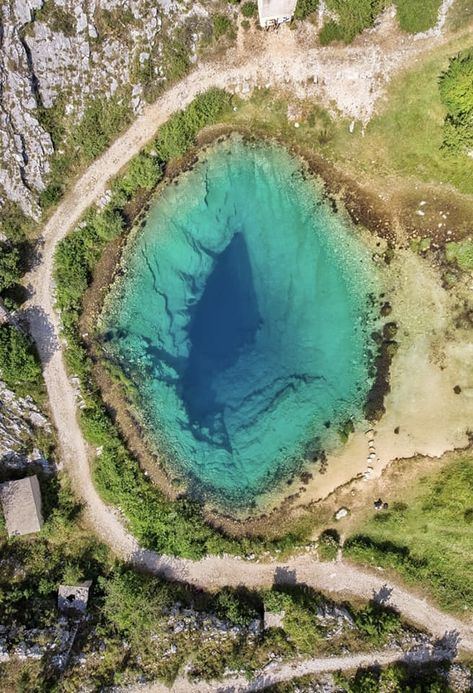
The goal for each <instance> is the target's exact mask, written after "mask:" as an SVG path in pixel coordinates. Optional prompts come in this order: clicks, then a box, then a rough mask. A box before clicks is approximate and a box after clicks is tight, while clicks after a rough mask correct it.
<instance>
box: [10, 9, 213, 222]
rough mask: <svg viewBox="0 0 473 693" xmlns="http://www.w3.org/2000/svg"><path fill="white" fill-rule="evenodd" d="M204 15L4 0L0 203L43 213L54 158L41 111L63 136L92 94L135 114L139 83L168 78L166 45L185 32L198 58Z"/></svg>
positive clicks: (199, 12)
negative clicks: (51, 116)
mask: <svg viewBox="0 0 473 693" xmlns="http://www.w3.org/2000/svg"><path fill="white" fill-rule="evenodd" d="M207 14H208V12H207V10H206V9H205V8H204V7H202V6H201V5H199V4H198V3H192V2H190V1H188V0H186V1H185V2H179V3H177V2H174V0H158V1H156V2H151V1H150V0H45V1H44V0H4V1H3V3H2V7H1V15H2V16H1V25H0V55H1V59H0V142H1V147H0V152H1V159H2V160H1V166H0V205H1V204H2V201H3V200H5V199H10V200H12V201H13V202H16V203H17V204H18V205H19V206H20V207H21V209H22V210H23V211H24V212H25V213H26V214H28V215H30V216H34V217H37V216H38V214H39V208H38V201H37V200H38V193H39V192H40V191H42V190H43V189H44V188H45V186H46V184H47V177H48V172H49V168H50V163H49V162H50V158H51V156H52V154H53V150H54V147H53V142H52V140H51V137H50V135H49V133H48V132H47V128H46V127H45V126H44V125H43V123H44V120H43V119H42V114H43V116H44V109H50V108H52V107H56V108H58V109H59V110H60V112H61V116H64V119H65V127H66V128H67V127H70V126H71V124H73V123H74V122H76V121H78V120H79V119H80V117H81V114H82V113H83V109H84V104H86V103H87V100H88V99H90V98H93V97H97V96H100V97H110V96H112V95H114V94H119V95H120V98H123V99H125V100H127V103H129V105H130V106H131V107H132V108H133V110H134V111H137V110H139V108H140V106H141V103H142V99H143V81H144V80H145V79H148V80H150V79H152V80H153V83H154V85H156V84H159V82H160V81H161V82H164V81H165V80H166V75H165V71H164V70H163V68H162V65H161V64H160V56H161V55H162V49H163V45H162V44H163V40H164V39H167V40H168V41H169V40H171V41H172V40H173V36H174V33H173V32H174V31H176V30H178V29H179V28H180V29H182V27H183V26H184V25H186V24H187V27H186V28H187V29H188V31H187V38H188V48H189V51H190V56H189V57H190V59H191V60H192V59H195V55H194V56H193V55H192V52H193V50H195V45H196V42H197V37H198V32H199V28H198V21H200V22H202V21H203V19H205V17H206V16H207ZM192 20H194V21H192ZM197 20H198V21H197ZM196 27H197V28H196ZM193 31H196V32H197V33H192V32H193Z"/></svg>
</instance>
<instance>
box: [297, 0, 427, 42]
mask: <svg viewBox="0 0 473 693" xmlns="http://www.w3.org/2000/svg"><path fill="white" fill-rule="evenodd" d="M308 1H309V2H310V0H308ZM440 3H441V0H424V1H423V2H418V0H394V4H395V5H396V9H397V17H398V20H399V26H400V28H401V29H402V30H403V31H407V32H409V33H417V32H420V31H426V30H427V29H431V28H432V27H433V26H435V24H436V21H437V15H438V11H439V7H440ZM326 4H327V7H328V9H329V10H332V12H334V13H335V14H336V17H337V19H331V20H329V21H327V22H326V23H325V24H324V26H323V27H322V29H321V31H320V34H319V38H320V42H321V43H322V45H327V44H329V43H332V42H334V41H343V43H351V42H352V41H353V39H354V38H355V37H356V36H358V35H359V34H361V32H362V31H364V30H365V29H369V28H370V27H372V26H373V24H374V22H375V20H376V18H377V17H378V16H379V15H380V13H381V12H382V11H383V10H384V9H386V7H388V6H389V5H390V3H389V2H387V0H350V2H346V0H327V2H326Z"/></svg>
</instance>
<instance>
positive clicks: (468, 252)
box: [445, 238, 473, 272]
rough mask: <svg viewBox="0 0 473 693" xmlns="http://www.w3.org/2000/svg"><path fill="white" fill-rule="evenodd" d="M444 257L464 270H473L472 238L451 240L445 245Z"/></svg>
mask: <svg viewBox="0 0 473 693" xmlns="http://www.w3.org/2000/svg"><path fill="white" fill-rule="evenodd" d="M445 257H446V258H447V261H448V262H455V263H456V264H457V265H458V267H459V268H460V269H461V270H463V271H464V272H471V271H472V270H473V239H472V238H463V239H462V240H461V241H451V242H450V243H447V244H446V246H445Z"/></svg>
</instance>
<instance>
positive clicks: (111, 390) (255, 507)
mask: <svg viewBox="0 0 473 693" xmlns="http://www.w3.org/2000/svg"><path fill="white" fill-rule="evenodd" d="M228 135H229V133H228V132H225V133H224V138H223V139H225V140H226V139H227V138H228ZM207 137H208V135H207ZM211 139H212V142H213V141H216V142H217V143H219V142H220V143H221V142H222V131H221V130H220V131H219V132H216V131H215V130H214V132H213V133H212V137H211ZM245 139H246V141H248V140H251V141H252V142H253V143H254V142H258V143H261V138H259V137H257V138H253V137H252V138H245ZM210 144H212V143H210ZM263 144H264V145H265V146H267V145H268V143H267V142H263ZM208 145H209V142H207V143H206V146H205V147H203V148H202V149H201V150H200V156H201V157H202V156H204V157H205V156H206V155H207V154H208V151H209V148H208ZM271 146H272V145H271ZM298 154H299V153H298ZM188 161H190V162H191V163H190V166H191V167H193V166H194V164H195V161H196V157H195V152H193V153H192V154H191V155H190V156H189V159H188ZM309 163H310V162H309ZM319 163H320V162H319ZM298 167H299V170H301V171H303V176H304V177H306V176H308V177H309V178H312V176H311V173H313V171H314V168H315V173H316V174H318V175H320V169H319V167H318V166H310V165H308V164H307V163H306V162H304V161H303V160H302V159H300V158H299V157H298ZM183 168H184V170H189V168H188V163H186V164H185V165H184V166H183ZM179 173H181V171H179V172H177V171H176V169H174V171H173V176H172V178H170V179H169V178H168V180H167V182H166V183H165V184H164V185H163V184H161V185H160V186H159V190H158V193H157V194H158V195H160V194H161V192H162V190H163V188H166V187H167V186H168V185H169V183H170V182H171V181H172V180H174V181H175V177H176V175H178V174H179ZM331 173H333V172H331ZM329 178H332V175H331V176H329ZM318 185H319V188H320V189H321V187H322V184H321V181H320V179H319V180H318ZM324 185H325V182H324ZM345 185H346V181H344V186H345ZM325 187H327V186H325ZM345 192H347V189H346V187H345ZM322 195H323V198H324V200H325V201H326V202H327V203H329V204H330V205H331V206H332V207H335V208H336V207H338V206H339V204H340V199H338V200H335V198H334V197H332V196H331V195H330V193H327V192H326V191H323V192H322ZM354 197H356V196H355V194H354V193H353V191H350V196H349V199H350V200H353V199H354ZM149 206H150V204H149V203H148V204H147V207H148V208H149ZM362 206H363V203H362V202H361V203H360V204H359V205H358V209H357V212H358V213H359V209H360V208H361V207H362ZM366 207H367V210H369V212H368V214H367V216H369V215H370V214H371V215H372V214H373V211H372V205H371V201H367V202H366ZM145 213H146V212H145ZM340 213H341V214H342V215H344V214H345V212H344V211H343V210H342V211H341V212H339V214H340ZM356 217H357V218H356V219H355V222H357V221H359V217H358V214H357V215H356ZM344 223H346V221H344ZM139 226H140V224H137V225H136V226H135V229H134V231H133V233H132V234H130V238H133V236H134V234H136V233H137V229H138V227H139ZM382 228H386V227H385V221H384V219H382V218H381V219H378V223H377V230H378V231H379V229H382ZM130 238H129V239H128V240H126V242H124V243H121V244H116V248H115V250H116V255H115V258H114V259H113V261H111V258H110V256H108V258H107V262H106V263H105V264H106V265H108V266H107V267H106V268H105V269H104V267H102V268H101V269H100V268H99V271H98V272H97V276H96V277H95V281H94V286H93V291H92V293H97V290H98V293H99V294H100V288H103V287H104V286H107V285H108V284H109V283H110V282H111V280H112V277H113V275H115V276H116V275H117V274H120V273H122V272H123V262H122V266H121V269H118V270H117V268H116V266H115V260H116V259H117V258H118V257H119V256H120V255H121V254H122V251H123V247H124V246H125V245H126V244H128V243H129V240H130ZM365 240H366V238H365ZM373 248H374V246H373ZM373 248H372V249H371V250H373ZM100 274H102V276H99V275H100ZM100 284H101V287H100V286H99V285H100ZM102 295H103V294H102ZM89 298H90V296H89ZM372 298H373V297H372ZM373 301H374V303H376V300H375V299H373ZM87 303H89V310H88V312H89V316H88V317H89V320H90V317H91V315H95V316H96V315H97V312H98V309H99V308H100V307H101V306H100V304H101V299H100V300H98V301H97V300H96V301H95V303H94V300H92V301H86V305H87ZM376 312H377V309H376V310H375V313H376ZM375 317H377V315H375V316H374V318H375ZM373 324H374V322H373ZM96 368H98V369H99V370H101V371H102V373H101V377H100V387H101V389H102V391H103V393H104V395H105V399H106V400H108V402H109V404H110V403H111V401H112V400H113V409H114V410H115V412H116V416H117V421H118V423H119V425H120V427H121V429H122V431H123V432H124V433H125V436H126V437H127V439H128V442H129V443H130V447H131V449H132V452H134V453H135V454H137V456H138V457H139V458H140V461H141V463H142V464H143V466H144V467H145V468H146V470H147V471H148V472H149V474H150V476H152V478H153V480H155V481H157V482H158V483H159V485H160V486H162V487H164V488H165V490H166V491H167V492H168V493H169V495H171V496H176V495H177V494H182V493H184V492H189V485H187V488H185V487H184V484H181V483H180V484H179V485H178V488H177V489H176V484H175V481H174V483H173V481H172V479H171V477H172V474H169V467H168V466H167V465H166V463H164V464H161V465H157V464H156V457H155V455H154V454H153V453H151V454H150V448H149V446H147V445H146V443H145V442H144V441H143V433H144V431H143V425H142V422H141V421H140V420H139V419H136V417H135V416H130V411H129V405H130V402H129V400H128V401H127V398H126V395H125V396H124V393H123V391H122V392H120V393H118V388H117V387H116V386H115V385H112V383H110V382H109V383H108V384H107V383H106V381H107V380H108V378H107V377H106V375H105V373H104V369H103V368H100V367H99V366H97V365H96ZM127 409H128V411H127ZM140 439H141V440H140ZM311 442H312V441H308V446H309V448H310V447H311ZM314 451H316V452H321V453H322V454H321V457H320V459H319V466H320V461H323V459H324V453H323V451H321V450H320V447H317V446H315V447H312V449H311V450H310V452H311V458H310V459H309V460H308V459H307V457H308V456H307V455H305V456H303V459H300V460H299V463H298V464H295V465H293V466H292V469H291V470H290V473H289V474H288V473H287V472H286V473H285V474H283V477H284V478H282V479H280V480H279V481H278V480H276V481H278V482H277V483H274V484H273V488H272V489H271V490H270V492H269V494H261V502H258V503H256V504H255V503H252V502H248V498H245V499H244V501H243V502H242V503H241V504H238V507H236V504H234V506H235V507H232V508H231V509H229V507H228V504H226V503H224V504H221V503H215V499H214V498H212V497H210V499H209V497H207V498H206V500H207V501H208V505H210V506H213V507H214V509H217V511H218V513H219V514H220V515H226V514H227V513H228V511H229V510H230V515H231V516H237V515H238V516H245V517H246V516H247V515H261V514H262V513H264V512H267V511H268V510H269V509H270V507H271V506H275V505H279V504H280V503H281V502H282V501H283V499H284V498H287V497H288V496H290V497H292V498H293V499H294V498H296V497H297V494H298V493H299V491H300V490H301V489H300V488H299V486H300V483H301V479H302V480H303V481H302V483H303V484H309V483H310V484H312V481H310V482H309V479H310V477H311V475H312V473H313V472H314V471H316V467H317V465H316V464H314V463H313V461H312V457H313V454H312V453H313V452H314ZM158 455H159V451H158ZM153 460H154V462H153ZM171 471H172V468H171ZM163 472H164V473H163ZM317 477H319V475H318V474H317V473H316V478H317ZM319 478H321V477H319ZM174 479H175V475H174ZM272 481H273V482H274V476H273V477H272ZM287 481H290V483H289V484H287V483H286V482H287ZM263 490H264V489H263ZM190 493H191V494H194V495H197V497H199V498H200V499H202V484H201V483H200V484H199V488H198V489H197V493H195V489H193V488H192V484H190ZM286 505H287V504H286Z"/></svg>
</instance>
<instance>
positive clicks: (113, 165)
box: [27, 16, 473, 652]
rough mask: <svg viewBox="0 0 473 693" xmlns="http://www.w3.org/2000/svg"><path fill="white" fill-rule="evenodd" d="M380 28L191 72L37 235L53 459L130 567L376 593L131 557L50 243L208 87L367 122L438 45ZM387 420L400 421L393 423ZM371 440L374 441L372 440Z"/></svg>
mask: <svg viewBox="0 0 473 693" xmlns="http://www.w3.org/2000/svg"><path fill="white" fill-rule="evenodd" d="M389 26H391V25H390V19H389V17H388V16H387V17H385V19H384V22H383V23H382V25H381V26H380V27H379V29H378V30H373V31H371V32H368V35H367V36H365V37H363V38H362V39H360V40H359V41H358V43H357V45H355V46H352V47H347V48H328V49H320V48H307V47H306V46H305V45H303V44H298V43H297V38H296V35H295V34H293V33H292V32H290V31H289V30H288V29H287V28H284V29H282V30H280V31H279V33H276V34H268V35H264V36H263V35H262V36H261V44H262V45H261V48H260V51H259V52H256V53H252V54H250V55H246V54H245V55H238V56H235V55H233V57H232V54H229V56H228V57H227V59H226V61H225V62H223V61H222V62H220V63H219V65H218V67H216V66H215V65H211V64H203V65H200V66H199V67H197V68H196V70H195V71H194V73H192V74H191V75H190V76H189V77H187V78H185V79H184V80H182V82H180V83H179V84H177V85H176V86H174V87H173V88H171V89H170V90H169V91H167V92H166V93H165V94H164V95H163V96H162V97H161V98H160V99H159V100H158V101H157V102H156V103H155V104H153V105H151V106H149V107H147V108H146V110H145V112H144V113H143V115H142V116H140V117H139V118H138V119H137V120H136V121H135V122H134V123H133V125H132V126H131V127H130V128H129V129H128V130H127V132H126V133H125V134H124V135H123V136H122V137H120V138H119V139H118V140H117V141H116V142H115V143H114V144H113V145H112V146H111V147H110V148H109V149H108V150H107V152H105V154H104V155H103V156H102V157H101V158H100V159H99V160H98V161H96V162H95V163H94V164H92V165H91V166H90V167H89V168H88V169H87V170H86V171H85V172H84V174H83V175H82V176H81V177H80V179H79V180H78V181H77V183H76V185H75V186H74V188H73V189H72V190H71V192H70V193H69V194H68V195H67V196H66V197H65V199H64V200H63V202H62V203H61V204H60V206H59V207H58V209H57V210H56V212H55V213H54V215H53V216H52V217H51V219H50V220H49V222H48V223H47V224H46V225H45V227H44V229H43V236H42V243H43V246H42V253H41V258H40V261H39V262H38V264H37V266H36V267H35V269H34V270H33V272H32V273H31V275H30V276H29V282H30V286H31V290H32V298H31V300H30V302H29V305H28V308H27V310H28V317H29V321H30V325H31V331H32V334H33V337H34V339H35V341H36V343H37V345H38V350H39V353H40V355H41V359H42V362H43V366H44V377H45V381H46V386H47V390H48V395H49V401H50V407H51V412H52V416H53V419H54V422H55V425H56V428H57V432H58V439H59V444H60V449H61V453H62V461H63V464H64V466H65V467H66V469H67V471H68V473H69V474H70V476H71V478H72V481H73V484H74V487H75V489H76V490H77V491H78V493H79V494H80V496H81V497H82V499H83V500H84V503H85V507H86V514H87V517H88V520H89V522H90V524H91V526H92V527H93V529H94V531H95V532H96V533H97V535H98V536H99V537H100V538H101V539H102V540H103V541H105V542H106V543H107V544H108V545H109V546H110V547H111V548H112V549H113V551H114V552H115V553H116V554H118V555H119V556H120V557H121V558H123V559H124V560H126V561H129V562H130V563H131V564H133V565H135V566H136V567H141V568H144V569H146V570H148V571H150V572H152V573H155V574H157V575H162V576H163V577H166V578H169V579H174V580H185V581H187V582H189V583H191V584H194V585H198V586H201V587H205V588H210V589H212V588H216V587H220V586H223V585H241V584H243V585H246V586H247V587H253V586H259V585H271V584H272V583H273V582H274V581H275V580H276V581H286V582H287V581H297V582H304V583H307V584H308V585H311V586H312V587H314V588H316V589H319V590H325V591H328V592H334V593H336V594H338V595H345V596H350V595H351V596H357V597H360V598H363V599H369V598H371V597H372V596H373V593H379V592H380V590H382V589H383V587H384V583H385V581H384V580H383V576H382V573H378V574H377V573H369V572H366V571H364V570H361V569H358V568H355V567H352V566H350V565H347V564H345V563H343V562H340V563H336V564H329V563H318V562H316V561H314V559H313V558H312V557H311V556H309V555H305V556H302V557H299V558H294V559H293V560H291V561H290V562H289V563H288V564H284V565H278V564H276V563H270V564H259V563H256V562H248V561H243V560H238V559H236V558H217V557H208V558H206V559H205V560H202V561H198V562H192V561H188V560H180V559H176V558H169V557H166V556H159V555H156V554H155V553H153V552H151V551H145V550H142V549H140V547H139V546H138V544H137V542H136V540H135V539H134V538H133V537H132V536H130V534H129V533H128V532H127V531H126V529H125V528H124V525H123V523H122V520H121V518H120V517H119V513H118V512H117V511H116V510H114V509H112V508H109V507H108V506H107V505H106V504H105V503H104V502H103V501H102V499H101V498H100V497H99V495H98V494H97V492H96V490H95V487H94V485H93V482H92V478H91V473H90V467H89V451H88V450H87V448H86V445H85V443H84V440H83V437H82V434H81V431H80V429H79V426H78V423H77V418H76V414H77V407H76V401H75V395H74V389H73V387H72V386H71V383H70V382H69V379H68V377H67V374H66V370H65V367H64V362H63V358H62V348H61V347H62V345H61V342H60V338H59V318H58V315H57V313H56V312H55V310H54V285H53V276H52V273H53V257H54V251H55V248H56V246H57V243H58V242H59V241H60V240H61V239H62V238H63V237H64V236H65V235H66V234H67V233H68V231H70V230H71V229H72V228H73V227H74V225H75V224H76V223H77V222H78V220H79V219H80V217H81V215H82V214H83V213H84V211H85V210H86V209H87V208H88V207H89V206H90V205H91V204H92V203H94V202H95V201H96V200H97V199H98V198H99V197H100V196H101V195H102V194H103V192H104V191H105V189H106V186H107V182H108V180H109V179H110V177H111V176H114V175H115V174H116V173H117V172H118V171H119V170H120V169H121V168H122V167H123V166H124V165H125V164H126V163H127V161H128V160H129V159H130V158H131V157H132V156H133V155H134V154H136V153H137V152H138V151H139V150H140V149H141V147H143V146H144V145H145V144H146V143H147V142H148V141H149V140H150V139H151V138H152V136H153V135H154V133H155V131H156V129H157V127H158V126H159V125H161V124H162V123H163V122H165V121H166V119H167V118H168V117H169V116H170V115H171V113H173V112H174V111H175V110H176V109H178V108H181V107H183V106H185V105H186V104H188V103H189V102H190V101H191V100H192V98H193V97H194V96H195V95H196V94H197V93H198V92H200V91H203V90H205V89H207V88H209V87H210V86H221V87H232V86H233V87H234V88H235V90H240V91H243V92H245V91H246V90H247V88H250V86H252V85H254V84H268V83H269V84H271V85H273V86H278V87H280V86H283V85H285V84H291V88H294V90H295V91H296V92H298V93H303V94H304V95H315V94H318V95H319V96H321V97H322V98H323V99H325V101H330V100H333V101H334V102H335V103H336V105H337V106H338V108H340V109H341V110H342V111H343V112H344V113H346V114H347V115H350V116H352V117H354V118H360V119H363V120H366V119H368V118H369V117H370V115H371V113H372V110H373V108H374V104H375V102H376V98H377V96H378V95H379V94H380V93H381V92H382V89H383V86H384V85H385V83H386V82H387V80H388V79H389V76H390V75H391V74H392V73H393V71H394V70H396V69H398V68H399V67H401V66H402V65H403V64H404V63H405V62H406V60H407V59H409V60H411V61H412V60H413V59H414V56H415V55H416V54H418V53H420V52H421V51H422V50H425V49H426V48H427V47H429V48H430V47H431V46H432V44H433V42H434V41H436V40H441V39H435V38H434V39H426V40H419V41H415V40H414V39H413V38H407V37H403V38H402V39H401V38H400V37H399V36H398V35H397V34H396V32H394V31H393V32H392V33H390V32H388V28H389ZM237 58H238V61H237V60H236V59H237ZM232 60H234V62H233V63H232V62H231V61H232ZM314 77H317V78H318V81H317V82H316V83H314V82H312V81H310V82H308V81H307V80H308V79H309V78H314ZM396 422H397V423H399V422H398V421H397V419H396ZM391 425H392V424H391ZM378 435H379V437H380V438H379V439H381V432H379V434H378ZM390 587H392V594H391V600H390V603H391V604H393V605H395V606H396V607H397V608H398V609H399V611H400V612H401V614H402V615H403V616H404V617H405V618H407V619H409V620H411V621H413V622H414V623H416V624H418V625H420V626H422V627H424V628H426V629H428V630H429V631H431V632H432V633H434V634H435V635H437V636H442V635H443V634H444V633H445V632H446V631H458V633H459V634H460V636H461V646H462V647H463V648H464V649H465V650H467V651H469V652H473V632H472V629H471V627H470V624H466V623H464V622H462V621H461V620H459V619H456V618H453V617H450V616H447V615H445V614H443V613H442V612H440V611H439V610H437V609H435V608H434V607H433V606H432V605H430V604H429V603H427V601H426V600H424V599H421V598H419V597H417V596H416V595H415V594H412V593H411V592H409V591H407V590H404V589H402V588H400V587H398V586H396V585H391V586H390Z"/></svg>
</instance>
